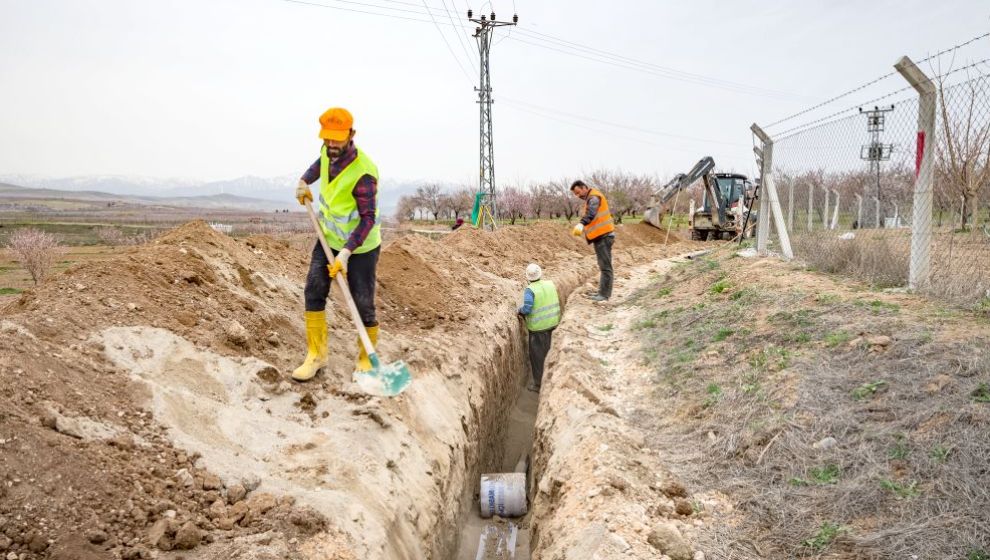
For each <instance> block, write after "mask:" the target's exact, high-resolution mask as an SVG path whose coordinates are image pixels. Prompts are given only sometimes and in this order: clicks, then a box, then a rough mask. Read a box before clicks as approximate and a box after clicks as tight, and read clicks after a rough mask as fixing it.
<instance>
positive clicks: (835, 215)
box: [828, 190, 839, 229]
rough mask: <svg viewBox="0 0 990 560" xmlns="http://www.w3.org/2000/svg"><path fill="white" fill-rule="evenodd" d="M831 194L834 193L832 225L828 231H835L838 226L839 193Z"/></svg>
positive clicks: (834, 191)
mask: <svg viewBox="0 0 990 560" xmlns="http://www.w3.org/2000/svg"><path fill="white" fill-rule="evenodd" d="M832 192H833V193H835V208H834V209H833V210H832V224H831V225H830V226H829V228H828V229H836V228H837V227H838V226H839V191H836V190H833V191H832Z"/></svg>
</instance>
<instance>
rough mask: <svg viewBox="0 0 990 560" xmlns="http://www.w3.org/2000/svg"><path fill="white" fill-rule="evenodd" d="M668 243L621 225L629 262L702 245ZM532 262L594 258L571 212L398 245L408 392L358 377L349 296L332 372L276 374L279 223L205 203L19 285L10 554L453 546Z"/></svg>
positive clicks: (10, 348)
mask: <svg viewBox="0 0 990 560" xmlns="http://www.w3.org/2000/svg"><path fill="white" fill-rule="evenodd" d="M662 242H663V234H662V233H661V232H659V231H658V230H654V229H653V228H650V227H649V226H645V225H634V226H623V227H620V228H619V233H618V241H617V242H616V246H615V251H616V255H615V262H616V269H617V271H618V277H617V282H618V283H620V284H621V282H622V281H623V278H624V277H628V274H627V273H624V272H623V271H624V270H628V269H629V267H631V266H633V264H635V263H638V262H642V261H646V260H654V259H656V258H660V257H661V256H663V255H664V254H673V253H674V252H683V251H685V250H686V247H687V246H688V245H690V244H687V243H683V242H681V243H679V244H677V243H675V239H674V236H673V235H671V240H670V243H671V246H670V247H668V248H663V247H661V246H660V244H662ZM530 261H536V262H539V263H540V264H541V265H542V266H543V267H544V270H545V271H546V275H547V277H549V278H553V279H554V280H556V281H557V282H558V285H560V286H561V288H562V291H565V292H569V291H570V290H571V289H573V287H574V286H576V285H578V284H579V283H581V282H584V281H585V280H586V279H588V278H589V277H592V276H596V269H595V265H594V256H593V253H592V251H591V249H590V248H589V247H588V246H587V245H586V244H585V243H584V242H583V241H581V240H579V239H575V238H573V237H571V236H569V234H568V228H567V227H566V226H564V225H557V224H539V225H534V226H527V227H509V228H503V229H501V230H499V231H498V232H496V233H494V234H486V233H483V232H478V231H474V230H463V231H461V230H459V231H458V232H455V233H453V234H450V235H447V236H446V237H444V238H442V239H439V240H432V239H429V238H426V237H421V236H415V235H413V236H406V237H403V238H400V239H397V240H396V241H394V242H392V243H390V244H387V246H386V247H385V249H384V250H383V253H382V256H381V260H380V267H379V313H380V321H381V323H382V344H381V346H380V351H381V353H382V355H383V356H384V357H385V358H386V359H397V358H400V357H401V358H403V359H404V360H406V362H407V363H408V364H409V366H410V368H411V369H412V370H413V371H414V375H415V382H414V383H413V385H412V387H411V388H410V390H408V391H407V392H406V393H405V394H403V395H402V396H401V397H398V398H395V399H379V398H374V397H369V396H367V395H364V394H362V393H360V392H359V391H357V390H356V387H355V386H354V385H353V383H351V382H350V371H351V369H352V364H353V360H354V358H355V354H356V350H355V347H354V344H355V342H354V335H353V332H352V331H351V329H350V327H349V325H350V322H349V320H348V319H347V318H346V317H345V315H344V314H343V311H342V309H341V307H340V306H336V305H334V306H331V307H330V308H329V309H328V317H329V322H330V366H329V368H328V371H325V372H324V373H323V374H322V375H321V376H320V377H318V378H317V379H316V380H314V381H313V382H310V383H307V384H292V383H289V382H287V381H286V379H287V378H288V373H289V372H291V369H292V368H293V367H294V366H295V365H297V361H298V360H300V359H301V357H302V355H303V353H304V340H303V331H302V320H301V311H302V285H303V279H304V276H305V272H306V269H307V262H308V251H307V252H300V251H299V250H298V249H294V248H292V247H291V246H290V245H289V244H288V243H285V242H281V241H278V240H274V239H271V238H267V237H263V236H259V237H250V238H247V239H243V240H237V239H233V238H230V237H227V236H224V235H222V234H218V233H216V232H214V231H213V230H211V229H210V228H209V227H208V226H206V224H204V223H202V222H193V223H190V224H186V225H184V226H182V227H180V228H177V229H176V230H173V231H171V232H168V233H167V234H165V235H163V236H162V237H160V238H158V239H157V240H155V241H154V242H153V243H151V244H149V245H146V246H141V247H136V248H133V249H129V250H126V251H124V252H120V253H117V254H114V255H112V256H109V257H108V258H107V259H105V260H99V261H93V262H87V263H84V264H80V265H77V266H73V267H71V268H70V269H68V270H67V271H65V272H64V273H63V274H60V275H58V276H56V277H54V278H52V279H51V280H50V281H49V282H47V283H45V284H43V285H41V286H39V287H37V288H34V289H31V290H28V291H26V292H24V293H23V294H22V295H21V296H20V297H19V298H18V299H17V300H16V301H14V302H12V303H8V304H7V305H6V306H5V307H4V308H3V309H2V323H0V331H2V335H3V341H4V344H3V345H2V347H0V451H2V452H0V552H3V553H5V554H7V555H8V557H10V558H13V557H16V558H17V559H18V560H26V559H31V558H64V559H69V558H73V559H83V560H89V559H104V558H106V559H110V558H127V559H130V558H151V557H176V558H178V557H182V558H187V559H195V558H339V559H346V558H444V557H449V556H450V555H451V554H452V553H453V551H454V550H455V549H456V547H457V537H456V536H457V534H458V531H457V527H458V525H459V523H460V519H461V503H462V496H463V495H464V493H465V491H466V490H465V489H466V488H470V487H476V486H477V481H478V475H479V474H480V472H482V471H486V472H487V471H491V470H495V469H498V468H499V466H500V465H501V464H502V461H503V459H504V458H503V456H502V455H503V451H502V449H503V448H502V446H501V445H499V444H498V442H501V441H503V440H504V439H505V437H506V425H507V424H508V415H509V412H510V409H511V407H510V406H506V403H508V402H512V401H513V400H514V399H515V395H516V394H517V392H518V391H519V389H520V387H521V385H522V383H523V378H524V375H525V371H526V370H525V360H524V354H525V345H524V342H523V340H524V337H523V334H522V332H521V325H520V323H519V322H518V320H517V319H516V317H515V306H516V305H518V300H519V299H520V298H521V290H522V286H523V281H522V278H521V276H522V270H523V269H524V267H525V265H526V264H527V263H528V262H530ZM11 554H12V555H13V556H10V555H11Z"/></svg>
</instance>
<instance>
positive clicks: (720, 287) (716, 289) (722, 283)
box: [708, 278, 732, 294]
mask: <svg viewBox="0 0 990 560" xmlns="http://www.w3.org/2000/svg"><path fill="white" fill-rule="evenodd" d="M731 286H732V284H729V281H728V280H726V279H724V278H723V279H722V280H719V281H718V282H715V283H714V284H712V286H711V288H709V289H708V292H709V293H711V294H721V293H722V292H724V291H726V290H728V289H729V288H730V287H731Z"/></svg>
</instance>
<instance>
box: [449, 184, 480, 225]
mask: <svg viewBox="0 0 990 560" xmlns="http://www.w3.org/2000/svg"><path fill="white" fill-rule="evenodd" d="M446 202H447V208H448V209H449V210H450V213H451V214H453V217H454V219H455V220H456V219H457V218H459V217H461V215H462V214H464V215H467V213H468V212H470V211H471V207H472V206H473V205H474V193H473V192H472V191H471V189H470V188H469V187H461V188H459V189H457V190H456V191H454V192H452V193H450V195H449V196H448V197H447V200H446Z"/></svg>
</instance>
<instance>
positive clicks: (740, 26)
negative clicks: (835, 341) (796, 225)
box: [0, 0, 990, 184]
mask: <svg viewBox="0 0 990 560" xmlns="http://www.w3.org/2000/svg"><path fill="white" fill-rule="evenodd" d="M307 2H311V3H313V4H323V5H326V6H335V7H336V8H343V9H333V8H324V7H317V6H312V5H306V4H304V3H297V2H291V1H287V0H195V1H194V0H169V1H161V0H157V1H150V0H0V79H2V81H0V174H39V175H49V176H59V177H61V176H71V175H94V174H95V175H105V174H123V175H140V176H148V177H162V178H164V177H182V178H190V179H205V180H215V179H223V178H233V177H238V176H242V175H259V176H277V175H284V174H288V173H292V174H295V173H301V172H302V171H303V170H304V169H305V167H306V166H307V165H308V164H309V163H311V162H312V161H313V159H314V158H315V157H316V156H317V155H318V148H319V140H318V139H317V137H316V134H317V130H318V127H319V125H318V122H317V118H318V116H319V114H320V113H321V112H322V111H323V110H325V109H326V108H328V107H330V106H334V105H339V106H343V107H347V108H348V109H350V110H351V111H352V113H353V114H354V116H355V128H356V129H357V130H358V137H357V140H358V144H359V145H360V146H361V147H362V148H364V149H365V150H366V151H367V152H368V153H369V154H370V155H371V156H372V158H373V159H374V160H375V161H376V163H377V164H378V166H379V169H380V172H381V173H382V175H383V177H389V178H393V179H405V180H416V179H439V180H444V181H456V182H464V183H475V182H476V180H477V179H476V178H477V168H478V105H477V103H476V102H475V101H476V99H477V97H476V93H475V92H474V91H473V89H472V88H473V87H474V86H475V85H476V84H477V71H476V67H477V48H476V46H475V43H474V42H473V39H471V38H470V37H469V36H468V34H469V33H471V31H470V30H465V29H460V28H455V27H454V26H453V25H452V21H451V18H453V22H454V23H456V24H458V25H460V24H462V23H464V22H465V15H466V14H465V12H466V10H467V8H468V6H470V7H472V8H473V9H474V10H475V12H476V14H477V12H479V11H480V10H482V9H484V11H485V12H490V11H491V10H492V9H494V10H495V12H496V15H497V16H498V19H501V20H505V19H511V16H512V12H513V11H514V10H518V13H519V18H520V26H519V29H518V31H512V32H511V35H510V32H509V30H508V29H499V30H497V31H496V41H498V42H497V44H495V45H494V47H493V49H492V83H493V86H494V97H495V99H496V102H495V106H494V110H493V112H494V129H495V158H496V179H497V181H498V183H499V184H504V183H506V182H513V181H522V182H525V181H529V180H540V179H546V178H555V177H575V176H578V175H580V174H581V173H582V172H584V171H590V170H592V169H594V168H597V167H609V168H613V169H614V168H621V169H625V170H628V171H635V172H644V173H659V174H660V175H661V176H663V177H667V176H669V175H671V174H673V173H675V172H678V171H686V170H687V169H688V168H689V167H691V165H693V164H694V162H695V161H696V160H697V159H699V158H700V157H702V156H704V155H712V156H714V157H715V160H716V163H717V164H718V165H719V168H721V169H724V170H728V169H734V170H737V171H742V172H746V173H750V174H751V173H752V172H753V168H754V167H755V164H754V163H753V157H752V150H751V143H750V134H749V130H748V129H749V125H750V123H752V122H754V121H755V122H759V123H768V122H772V121H774V120H777V119H779V118H781V117H784V116H787V115H789V114H791V113H794V112H796V111H799V110H801V109H803V108H805V107H808V106H810V105H814V104H815V103H816V102H819V101H822V100H825V99H827V98H829V97H831V96H832V95H834V94H837V93H841V92H843V91H845V90H847V89H849V88H851V87H854V86H857V85H859V84H861V83H864V82H866V81H869V80H870V79H872V78H875V77H877V76H880V75H883V74H886V73H888V72H890V71H891V70H892V65H893V63H894V62H895V61H896V60H897V59H898V58H899V57H900V56H901V55H905V54H906V55H909V56H911V57H913V58H916V59H918V58H923V57H924V56H926V55H929V54H932V53H934V52H936V51H939V50H941V49H943V48H947V47H951V46H952V45H954V44H957V43H960V42H963V41H966V40H968V39H970V38H972V37H974V36H977V35H980V34H982V33H985V32H986V31H988V29H990V19H988V17H990V3H987V2H986V0H972V1H963V0H947V1H942V2H936V1H934V0H900V1H888V2H883V1H876V2H869V3H867V2H852V1H834V0H833V1H824V0H823V1H802V2H794V1H784V0H779V1H773V0H769V1H768V0H762V1H758V2H756V1H738V0H733V1H728V0H722V1H719V2H716V1H694V2H684V1H677V2H674V1H640V2H632V1H619V0H614V1H612V2H600V1H590V0H571V1H568V2H559V1H558V2H550V1H537V0H514V1H513V0H496V1H494V2H492V3H491V4H489V3H488V2H485V3H484V4H481V3H479V2H477V1H476V0H467V1H465V0H426V3H427V4H428V5H429V6H430V7H431V8H433V11H434V12H435V15H436V18H437V23H436V25H435V24H434V23H432V22H431V21H430V18H429V16H427V15H426V8H424V7H423V2H422V1H417V0H404V1H401V2H400V1H397V0H349V1H348V2H343V1H342V0H307ZM375 4H377V5H379V6H383V7H382V8H372V7H370V5H375ZM445 7H446V8H449V9H450V10H451V16H448V15H447V14H446V12H445V11H444V8H445ZM352 10H363V11H369V12H379V13H388V14H392V15H393V16H399V17H407V18H412V19H419V20H424V21H408V20H404V19H397V18H389V17H382V16H376V15H368V14H364V13H357V12H355V11H352ZM400 10H403V11H400ZM437 26H439V27H440V30H438V29H437ZM441 30H442V32H441ZM534 33H541V34H545V35H549V36H552V37H555V38H557V39H559V40H564V41H567V42H569V43H567V44H564V43H559V42H558V43H555V44H550V43H547V42H541V41H540V40H538V38H541V36H540V35H535V36H534V35H533V34H534ZM444 37H445V38H446V41H447V43H449V50H448V46H446V45H445V43H444V39H443V38H444ZM468 41H471V42H470V43H469V42H468ZM524 41H525V42H524ZM530 43H536V44H540V45H543V46H542V47H541V46H537V45H536V44H530ZM579 48H586V49H597V50H600V51H607V52H609V53H613V54H615V55H620V56H623V57H627V58H628V59H633V60H636V61H642V62H646V63H649V64H652V65H655V66H650V67H644V66H637V68H638V69H630V68H624V67H622V65H620V64H617V63H616V62H615V59H613V62H611V63H602V62H596V61H593V60H589V59H588V58H586V57H589V56H593V55H592V54H591V51H588V50H583V51H579V50H577V49H579ZM552 49H558V50H552ZM451 51H452V52H451ZM465 51H466V52H465ZM559 51H565V52H559ZM576 54H579V55H580V56H576ZM468 55H470V59H469V57H468ZM598 56H600V55H598ZM988 56H990V39H983V40H981V41H979V42H977V43H976V44H974V45H971V46H969V47H967V48H965V49H961V50H960V51H959V52H958V60H978V59H983V58H987V57H988ZM455 57H456V58H455ZM583 57H584V58H583ZM958 60H957V65H958ZM458 62H459V64H460V65H461V66H463V68H464V69H463V70H462V69H461V67H460V66H459V65H458ZM628 64H634V63H628ZM644 68H649V69H650V71H645V70H644ZM668 70H672V71H674V72H676V74H675V75H676V76H679V77H680V78H681V79H675V78H671V77H669V76H670V74H671V72H669V71H668ZM465 73H466V74H467V75H465ZM686 74H691V76H686ZM685 77H686V79H685ZM710 84H714V85H710ZM904 85H905V83H904V82H903V80H902V79H901V78H900V77H899V76H894V77H892V78H889V79H887V80H885V81H883V82H881V83H880V84H877V86H874V87H873V88H871V89H869V90H867V91H865V92H863V94H862V95H863V96H864V97H857V96H851V97H849V98H846V99H843V100H842V101H841V102H839V103H837V104H835V105H834V106H833V107H829V108H828V109H834V108H845V107H847V106H851V105H854V104H855V103H856V102H857V101H864V100H866V99H869V98H871V96H872V97H875V96H876V95H875V94H882V93H886V92H887V91H891V90H894V89H898V88H901V87H903V86H904ZM527 104H528V105H527ZM816 114H818V115H819V116H820V115H821V114H825V113H814V114H811V115H809V116H808V118H813V117H814V116H815V115H816ZM802 120H803V119H798V120H795V121H793V122H792V123H788V124H800V122H801V121H802ZM615 125H620V126H615ZM685 137H687V138H685Z"/></svg>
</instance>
